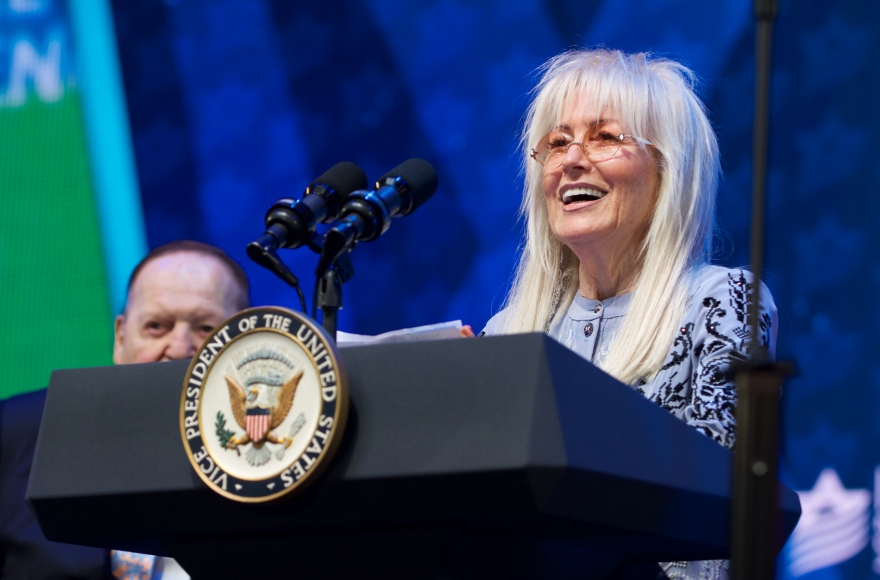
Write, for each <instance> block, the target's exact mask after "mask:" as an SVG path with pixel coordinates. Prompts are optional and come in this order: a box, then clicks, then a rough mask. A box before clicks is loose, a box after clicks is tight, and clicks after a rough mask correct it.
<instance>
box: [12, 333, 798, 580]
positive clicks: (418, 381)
mask: <svg viewBox="0 0 880 580" xmlns="http://www.w3.org/2000/svg"><path fill="white" fill-rule="evenodd" d="M341 359H342V362H343V364H344V366H345V367H346V369H347V371H348V376H349V389H350V397H351V415H350V417H349V421H348V425H347V427H346V434H345V439H344V440H343V443H342V445H341V447H340V448H339V450H338V451H337V453H336V456H335V458H334V459H333V461H332V463H331V464H330V465H329V466H328V468H327V470H326V472H325V473H324V474H323V475H322V476H321V477H320V478H319V479H318V480H317V481H316V482H314V483H312V484H311V485H310V486H309V487H308V488H307V489H306V490H304V491H303V492H301V493H299V494H297V495H296V496H294V497H291V498H289V499H285V500H282V501H280V502H277V503H273V504H241V503H237V502H234V501H232V500H228V499H225V498H223V497H220V496H219V495H217V494H215V493H214V492H213V491H211V490H209V489H208V488H207V487H206V486H205V485H204V484H203V483H202V481H201V480H200V479H199V477H198V476H197V474H196V473H195V472H194V471H193V469H192V467H191V465H190V463H189V461H188V459H187V457H186V455H185V453H184V449H183V444H182V442H181V437H180V432H179V410H180V400H181V389H182V386H183V380H184V375H185V373H186V369H187V366H188V364H189V362H188V361H173V362H164V363H151V364H141V365H125V366H116V367H102V368H88V369H76V370H59V371H55V372H54V373H53V375H52V379H51V382H50V386H49V391H48V396H47V399H46V405H45V410H44V414H43V422H42V426H41V431H40V437H39V441H38V444H37V450H36V454H35V457H34V463H33V469H32V472H31V477H30V482H29V485H28V492H27V495H28V500H29V501H30V503H31V506H32V508H33V510H34V512H35V514H36V516H37V518H38V520H39V522H40V525H41V527H42V529H43V531H44V533H45V535H46V537H47V538H49V539H50V540H54V541H59V542H69V543H76V544H84V545H89V546H98V547H106V548H117V549H126V550H133V551H141V552H148V553H153V554H158V555H170V556H173V557H175V558H176V559H177V560H178V561H179V562H180V563H181V565H182V566H183V567H184V568H185V569H186V570H187V571H188V572H189V573H190V574H191V575H192V577H193V578H194V579H196V580H199V579H201V578H227V577H228V578H233V577H244V578H250V577H256V576H257V575H258V574H264V573H265V574H278V573H280V574H283V576H282V577H289V576H294V575H296V576H299V577H303V578H312V577H315V578H317V577H320V578H348V577H373V576H379V575H381V576H383V577H386V578H438V577H443V578H476V577H482V578H485V577H501V576H508V577H513V578H520V577H522V578H528V577H562V578H565V577H578V578H602V577H637V575H636V573H635V572H633V571H634V570H638V569H639V566H640V565H642V563H647V564H650V563H652V562H659V561H672V560H703V559H718V558H726V557H728V556H729V546H728V542H729V528H730V484H731V460H732V456H731V452H730V451H729V450H727V449H725V448H723V447H721V446H720V445H718V444H717V443H716V442H714V441H712V440H711V439H709V438H708V437H706V436H705V435H703V434H701V433H699V432H697V431H696V430H695V429H693V428H692V427H690V426H688V425H686V424H685V423H683V422H682V421H680V420H678V419H676V418H675V417H673V416H672V415H670V414H669V412H668V411H666V410H665V409H662V408H661V407H659V406H658V405H656V404H655V403H653V402H650V401H648V400H647V399H645V398H644V397H643V396H642V395H640V394H639V393H637V392H636V391H634V390H633V389H631V388H630V387H627V386H625V385H623V384H621V383H619V382H618V381H616V380H614V379H613V378H611V377H609V376H608V375H607V374H605V373H603V372H602V371H600V370H599V369H597V368H596V367H594V366H593V365H591V364H590V363H589V362H587V361H585V360H584V359H582V358H581V357H579V356H578V355H576V354H575V353H573V352H571V351H570V350H568V349H566V348H565V347H563V346H561V345H559V344H558V343H556V342H555V341H553V340H552V339H550V338H548V337H546V336H545V335H542V334H525V335H514V336H503V337H491V338H480V339H477V340H446V341H431V342H413V343H404V344H394V345H375V346H358V347H348V348H342V349H341ZM779 492H780V495H779V497H780V502H779V503H780V517H779V521H780V530H779V538H778V539H779V544H778V546H777V547H779V548H781V546H782V543H783V542H784V540H785V539H786V538H787V537H788V535H789V534H790V533H791V530H792V529H793V528H794V525H795V523H796V522H797V518H798V516H799V514H800V507H799V503H798V499H797V495H796V494H795V493H794V492H792V491H791V490H789V489H787V488H786V487H784V486H782V485H780V487H779ZM627 574H629V575H628V576H627Z"/></svg>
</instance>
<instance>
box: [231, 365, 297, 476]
mask: <svg viewBox="0 0 880 580" xmlns="http://www.w3.org/2000/svg"><path fill="white" fill-rule="evenodd" d="M254 354H256V353H254ZM272 354H274V355H275V356H273V357H271V358H273V359H276V357H278V358H280V357H279V355H278V354H276V353H272ZM247 358H248V359H249V360H245V361H243V362H241V363H240V364H239V365H238V367H239V369H240V370H241V367H243V366H246V365H247V363H248V362H256V361H257V360H258V359H259V358H262V357H255V356H254V355H251V356H249V357H247ZM276 360H277V359H276ZM259 362H262V363H265V362H266V359H265V358H263V359H262V360H261V361H259ZM284 362H287V361H284ZM248 366H249V365H248ZM262 371H263V372H259V373H255V374H252V375H250V376H248V377H247V379H246V380H245V386H244V387H243V386H241V385H240V384H239V383H238V381H237V380H236V379H235V377H234V376H231V375H232V374H233V373H227V374H224V378H225V379H226V385H227V387H228V388H229V402H230V405H231V407H232V415H233V417H235V422H236V423H237V424H238V426H239V427H241V428H242V429H244V430H245V432H244V433H243V434H242V435H236V436H233V437H230V438H229V440H228V441H227V442H226V447H227V448H229V449H237V448H238V447H239V446H241V445H246V444H247V443H253V446H252V447H251V449H249V450H248V452H247V453H246V454H245V457H246V458H247V460H248V462H249V463H250V464H251V465H263V464H264V463H266V462H267V461H269V458H270V456H271V452H270V451H269V450H268V449H266V448H265V447H264V445H265V444H266V442H267V441H268V442H270V443H277V444H280V445H284V447H285V448H287V447H290V444H291V443H292V442H293V437H292V436H291V437H279V436H277V435H276V434H275V433H273V431H272V430H273V429H276V428H277V427H279V426H280V425H281V424H282V423H283V422H284V419H285V418H286V417H287V415H288V413H290V409H291V407H292V406H293V397H294V395H296V388H297V385H299V381H300V379H302V376H303V371H302V369H300V370H299V371H297V372H296V373H294V374H293V375H292V376H291V377H290V378H288V379H286V380H283V379H282V378H281V375H280V374H279V373H276V372H269V373H266V372H265V371H266V369H265V367H264V368H263V369H262ZM279 387H280V388H279ZM273 395H274V396H273Z"/></svg>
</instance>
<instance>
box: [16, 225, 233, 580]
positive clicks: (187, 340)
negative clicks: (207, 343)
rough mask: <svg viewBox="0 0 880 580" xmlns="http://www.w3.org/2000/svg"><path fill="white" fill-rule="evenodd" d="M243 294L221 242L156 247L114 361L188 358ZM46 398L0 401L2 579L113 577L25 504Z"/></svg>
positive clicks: (142, 267) (42, 393)
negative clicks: (49, 535)
mask: <svg viewBox="0 0 880 580" xmlns="http://www.w3.org/2000/svg"><path fill="white" fill-rule="evenodd" d="M248 293H249V288H248V281H247V277H246V276H245V273H244V271H243V270H242V269H241V267H240V266H239V265H238V264H236V263H235V262H234V261H233V260H232V259H231V258H229V256H227V255H226V254H225V253H224V252H223V251H222V250H220V249H219V248H215V247H214V246H209V245H207V244H202V243H199V242H190V241H177V242H171V243H169V244H166V245H164V246H160V247H158V248H156V249H155V250H153V251H152V252H150V253H149V254H147V256H146V257H145V258H144V259H143V260H141V262H140V263H139V264H138V265H137V267H135V269H134V272H132V275H131V278H130V279H129V284H128V299H127V301H126V306H125V310H124V312H123V313H122V314H120V315H119V316H117V317H116V320H115V327H114V343H113V362H114V363H116V364H128V363H135V362H157V361H166V360H175V359H184V358H192V356H193V355H194V354H195V352H196V350H197V349H198V347H199V346H200V345H201V344H202V341H203V340H204V339H205V338H206V337H207V336H208V334H210V332H211V331H212V330H213V328H214V327H215V326H216V325H217V324H219V323H220V322H222V321H223V320H225V319H226V318H228V317H229V316H231V315H232V314H234V313H236V312H238V311H239V310H242V309H244V308H246V307H247V306H248V302H249V300H248ZM45 401H46V389H42V390H39V391H35V392H32V393H27V394H24V395H18V396H15V397H11V398H9V399H6V400H5V401H0V577H2V578H4V579H9V580H18V579H39V580H49V579H54V578H113V577H114V576H113V575H112V574H111V567H110V559H109V554H108V553H107V551H106V550H102V549H97V548H86V547H83V546H74V545H69V544H59V543H56V542H50V541H49V540H47V539H46V538H45V537H44V536H43V533H42V531H41V530H40V528H39V526H38V524H37V522H36V520H35V519H34V517H33V515H32V514H31V512H30V510H29V509H28V507H27V505H26V502H25V491H26V489H27V481H28V476H29V474H30V469H31V463H32V461H33V454H34V449H35V447H36V441H37V434H38V433H39V428H40V418H41V416H42V412H43V405H44V403H45ZM159 568H161V562H160V564H159ZM117 574H119V566H117ZM158 575H159V574H154V575H153V577H154V578H155V577H157V576H158Z"/></svg>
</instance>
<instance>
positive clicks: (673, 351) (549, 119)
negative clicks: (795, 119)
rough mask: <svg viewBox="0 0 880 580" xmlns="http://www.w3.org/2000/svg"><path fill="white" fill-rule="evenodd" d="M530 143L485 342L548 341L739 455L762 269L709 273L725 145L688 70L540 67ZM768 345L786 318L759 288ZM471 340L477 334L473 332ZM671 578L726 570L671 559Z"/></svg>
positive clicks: (606, 64) (525, 140) (589, 64)
mask: <svg viewBox="0 0 880 580" xmlns="http://www.w3.org/2000/svg"><path fill="white" fill-rule="evenodd" d="M541 72H542V76H541V80H540V82H539V84H538V86H537V88H536V89H535V96H534V99H533V101H532V103H531V106H530V107H529V110H528V115H527V118H526V122H525V128H524V131H523V134H522V150H523V153H524V155H523V162H524V164H525V166H524V173H525V190H524V196H523V202H522V208H521V211H522V214H523V216H524V218H525V222H526V237H525V242H524V245H523V250H522V255H521V256H520V259H519V264H518V268H517V272H516V278H515V280H514V282H513V285H512V287H511V290H510V293H509V294H508V296H507V300H506V302H505V307H504V309H503V310H502V311H501V312H499V313H498V314H496V315H495V316H494V317H493V318H492V319H491V320H490V321H489V323H488V325H487V326H486V329H485V330H484V331H483V333H484V334H489V335H492V334H510V333H518V332H534V331H539V332H545V333H547V334H548V335H550V336H551V337H553V338H555V339H556V340H557V341H559V342H561V343H562V344H564V345H566V346H567V347H569V348H570V349H572V350H574V351H576V352H577V353H579V354H580V355H582V356H583V357H585V358H587V359H588V360H590V361H592V362H593V363H594V364H596V365H597V366H599V367H600V368H602V369H603V370H605V371H606V372H608V373H609V374H610V375H612V376H614V377H616V378H617V379H619V380H620V381H622V382H624V383H626V384H628V385H631V386H632V387H633V388H635V389H636V390H638V391H639V392H640V393H642V394H643V395H644V396H645V397H647V398H648V399H650V400H652V401H655V402H656V403H657V404H659V405H660V406H662V407H664V408H666V409H667V410H669V411H670V412H671V413H672V414H673V415H675V416H676V417H678V418H680V419H681V420H683V421H685V422H686V423H688V424H689V425H692V426H694V427H695V428H696V429H698V430H699V431H701V432H702V433H704V434H705V435H707V436H709V437H711V438H713V439H715V440H716V441H717V442H718V443H720V444H722V445H725V446H727V447H732V446H733V444H734V425H735V420H734V410H735V405H736V391H735V388H734V384H733V382H732V379H731V377H730V375H729V374H728V370H729V369H730V366H731V363H733V362H734V361H737V360H743V359H746V358H747V357H748V355H749V346H750V343H751V334H750V330H749V325H748V310H749V307H750V296H751V294H752V293H753V292H755V291H756V290H757V288H755V286H754V284H753V278H752V276H751V274H750V273H749V272H748V271H745V270H742V269H727V268H722V267H719V266H712V265H710V264H709V258H710V255H711V250H712V244H711V242H712V233H713V231H712V230H713V225H714V223H713V222H714V212H715V197H716V190H717V185H718V178H719V172H720V169H719V159H718V145H717V141H716V138H715V133H714V131H713V130H712V127H711V125H710V123H709V120H708V118H707V116H706V111H705V108H704V107H703V104H702V103H701V102H700V100H699V98H698V97H697V95H696V93H695V90H694V84H695V80H694V75H693V73H692V72H691V71H690V70H688V69H687V68H686V67H685V66H683V65H681V64H679V63H677V62H674V61H671V60H667V59H663V58H655V57H652V56H651V55H647V54H625V53H622V52H619V51H611V50H578V51H570V52H566V53H563V54H561V55H559V56H556V57H554V58H553V59H551V60H550V61H549V62H547V63H546V64H545V65H544V67H543V68H542V71H541ZM758 319H759V327H760V329H759V333H760V336H759V337H758V342H759V343H760V344H761V345H762V346H763V347H764V348H767V349H768V350H769V352H770V354H771V356H772V355H773V351H774V348H775V339H776V308H775V306H774V304H773V300H772V298H771V297H770V293H769V292H768V291H767V290H766V288H762V291H761V303H760V312H759V317H758ZM465 334H469V332H468V331H467V330H465ZM661 567H662V568H663V570H664V572H665V573H666V575H667V576H668V577H669V578H670V579H677V578H694V579H696V578H726V577H727V563H726V562H723V561H712V562H668V563H663V564H661Z"/></svg>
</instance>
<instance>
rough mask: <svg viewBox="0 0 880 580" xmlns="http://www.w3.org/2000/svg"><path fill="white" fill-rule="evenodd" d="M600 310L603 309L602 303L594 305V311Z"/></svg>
mask: <svg viewBox="0 0 880 580" xmlns="http://www.w3.org/2000/svg"><path fill="white" fill-rule="evenodd" d="M600 310H602V305H601V304H596V305H595V306H593V312H596V313H598V312H599V311H600Z"/></svg>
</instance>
